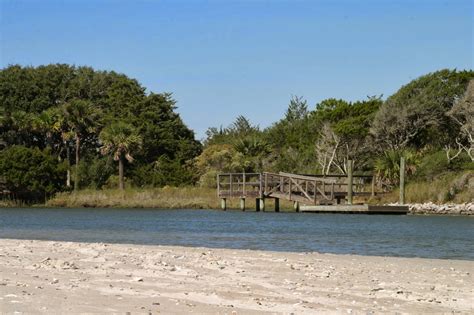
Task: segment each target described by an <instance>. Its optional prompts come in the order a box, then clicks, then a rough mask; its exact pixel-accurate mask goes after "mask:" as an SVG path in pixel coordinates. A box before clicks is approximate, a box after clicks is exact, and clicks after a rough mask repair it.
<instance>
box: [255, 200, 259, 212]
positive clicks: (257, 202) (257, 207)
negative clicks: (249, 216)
mask: <svg viewBox="0 0 474 315" xmlns="http://www.w3.org/2000/svg"><path fill="white" fill-rule="evenodd" d="M255 211H257V212H259V211H260V198H257V199H255Z"/></svg>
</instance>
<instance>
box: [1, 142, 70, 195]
mask: <svg viewBox="0 0 474 315" xmlns="http://www.w3.org/2000/svg"><path fill="white" fill-rule="evenodd" d="M0 174H2V175H3V177H4V180H5V184H6V187H7V189H9V190H10V191H11V192H12V193H13V195H14V196H15V198H17V199H20V200H23V201H27V202H31V201H40V200H45V199H46V198H47V197H48V196H51V195H52V194H54V193H55V192H57V191H59V190H60V188H61V185H62V184H63V183H65V181H66V168H65V165H64V164H63V163H59V162H58V160H57V159H56V158H54V157H53V156H51V154H50V152H49V150H44V151H41V150H40V149H38V148H27V147H24V146H12V147H10V148H8V149H5V150H3V151H1V152H0Z"/></svg>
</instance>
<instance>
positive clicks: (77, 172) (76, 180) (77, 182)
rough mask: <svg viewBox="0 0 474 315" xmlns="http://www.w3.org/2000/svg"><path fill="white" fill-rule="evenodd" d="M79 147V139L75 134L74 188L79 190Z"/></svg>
mask: <svg viewBox="0 0 474 315" xmlns="http://www.w3.org/2000/svg"><path fill="white" fill-rule="evenodd" d="M80 147H81V139H80V138H79V135H76V174H75V176H74V190H75V191H77V190H79V150H80Z"/></svg>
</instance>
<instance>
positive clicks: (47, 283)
mask: <svg viewBox="0 0 474 315" xmlns="http://www.w3.org/2000/svg"><path fill="white" fill-rule="evenodd" d="M0 247H1V251H0V313H14V312H28V313H44V314H50V313H52V312H56V313H84V312H88V313H121V314H125V313H127V312H130V313H132V314H133V313H147V314H148V313H150V312H151V313H153V314H156V313H167V314H169V313H176V314H183V313H212V314H254V313H255V314H257V313H285V314H289V313H295V314H314V313H316V312H321V311H322V312H324V311H326V312H339V313H352V312H355V313H360V312H364V313H366V312H375V313H380V312H411V313H424V312H462V313H473V312H474V277H473V273H474V262H473V261H461V260H441V259H419V258H394V257H369V256H355V255H332V254H319V253H283V252H268V251H250V250H232V249H209V248H188V247H173V246H144V245H124V244H102V243H92V244H87V243H71V242H51V241H30V240H8V239H2V240H0Z"/></svg>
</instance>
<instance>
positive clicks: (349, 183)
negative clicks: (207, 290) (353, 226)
mask: <svg viewBox="0 0 474 315" xmlns="http://www.w3.org/2000/svg"><path fill="white" fill-rule="evenodd" d="M352 167H353V162H352V160H348V161H347V203H348V204H350V205H351V204H352Z"/></svg>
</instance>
